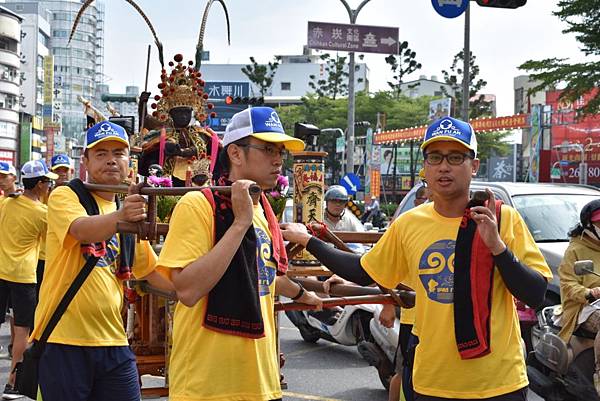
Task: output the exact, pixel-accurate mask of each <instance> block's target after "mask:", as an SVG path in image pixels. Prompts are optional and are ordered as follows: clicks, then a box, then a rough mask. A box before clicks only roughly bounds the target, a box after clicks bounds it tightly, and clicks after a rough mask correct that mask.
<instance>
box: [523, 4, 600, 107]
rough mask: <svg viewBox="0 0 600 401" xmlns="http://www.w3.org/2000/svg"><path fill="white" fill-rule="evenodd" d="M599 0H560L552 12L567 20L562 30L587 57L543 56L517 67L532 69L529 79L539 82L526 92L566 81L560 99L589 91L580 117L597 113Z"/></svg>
mask: <svg viewBox="0 0 600 401" xmlns="http://www.w3.org/2000/svg"><path fill="white" fill-rule="evenodd" d="M599 10H600V0H561V1H559V2H558V11H555V12H553V14H554V15H556V16H557V17H558V18H559V19H560V20H561V21H564V22H566V23H567V28H566V29H565V30H563V33H565V34H569V33H574V34H575V38H576V39H577V41H578V42H579V43H581V45H582V46H581V51H582V52H583V53H584V54H585V55H586V56H587V57H588V60H586V61H585V62H582V63H569V62H567V59H565V58H547V59H544V60H539V61H533V60H529V61H527V62H525V63H523V64H522V65H521V66H519V69H521V70H527V71H534V73H533V74H531V79H532V80H533V81H539V82H540V84H539V85H537V86H535V87H533V88H531V89H530V90H529V93H534V92H537V91H540V90H544V89H545V88H547V87H555V86H558V85H560V84H563V83H564V84H566V86H565V88H564V91H563V92H562V93H561V95H560V98H561V99H564V100H568V101H571V102H573V101H575V100H576V99H578V98H579V97H580V96H582V95H584V94H588V93H591V98H590V99H589V101H588V102H587V104H586V105H585V106H583V107H582V108H580V109H579V110H578V113H579V114H580V116H583V115H589V114H595V113H598V112H600V91H598V90H596V91H593V89H594V88H597V87H598V86H600V61H599V60H597V59H596V60H594V59H593V58H594V57H596V58H597V57H598V56H600V11H599Z"/></svg>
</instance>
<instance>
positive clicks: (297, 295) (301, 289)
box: [291, 283, 305, 301]
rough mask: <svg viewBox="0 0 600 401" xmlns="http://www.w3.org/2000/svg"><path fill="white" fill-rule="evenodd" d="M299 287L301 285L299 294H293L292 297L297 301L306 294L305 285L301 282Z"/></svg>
mask: <svg viewBox="0 0 600 401" xmlns="http://www.w3.org/2000/svg"><path fill="white" fill-rule="evenodd" d="M296 284H298V283H296ZM298 287H299V289H298V294H296V295H295V296H293V297H292V298H291V299H292V301H297V300H299V299H300V298H302V297H303V296H304V292H305V291H304V287H302V285H300V284H298Z"/></svg>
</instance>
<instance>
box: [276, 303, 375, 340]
mask: <svg viewBox="0 0 600 401" xmlns="http://www.w3.org/2000/svg"><path fill="white" fill-rule="evenodd" d="M378 307H379V308H380V306H379V305H347V306H345V307H343V308H342V307H336V308H330V309H323V310H322V311H306V310H303V311H286V312H285V314H286V315H287V317H288V318H289V319H290V321H291V322H292V323H293V324H294V326H296V327H297V328H298V330H299V331H300V336H302V339H303V340H304V341H306V342H309V343H316V342H317V341H319V339H324V340H327V341H331V342H334V343H337V344H342V345H357V344H358V343H359V342H361V341H364V340H366V339H368V338H370V337H371V332H370V329H369V322H370V321H371V319H372V318H373V313H374V312H375V309H376V308H378Z"/></svg>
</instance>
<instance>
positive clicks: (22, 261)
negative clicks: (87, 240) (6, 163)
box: [0, 160, 58, 400]
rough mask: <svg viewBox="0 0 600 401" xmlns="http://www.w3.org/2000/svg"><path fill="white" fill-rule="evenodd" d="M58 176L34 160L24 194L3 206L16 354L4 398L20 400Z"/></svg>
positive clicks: (3, 258)
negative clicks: (21, 367)
mask: <svg viewBox="0 0 600 401" xmlns="http://www.w3.org/2000/svg"><path fill="white" fill-rule="evenodd" d="M56 178H58V176H57V175H56V174H54V173H52V172H50V171H49V170H48V167H46V163H44V161H43V160H33V161H29V162H27V163H25V164H24V165H23V167H22V168H21V181H22V182H23V187H24V192H23V194H22V195H19V196H15V197H11V198H8V199H6V200H5V201H4V202H3V203H2V204H1V205H0V227H2V231H3V236H2V241H0V310H2V311H4V310H5V304H6V302H7V299H8V298H9V297H10V300H11V301H12V302H11V303H12V308H13V313H14V326H15V330H14V337H13V349H12V352H13V355H12V365H11V369H10V372H11V373H10V375H9V377H8V383H7V384H6V386H5V388H4V394H3V398H4V399H9V400H10V399H16V398H20V397H21V396H20V394H19V393H18V389H15V388H14V383H15V376H14V373H12V372H13V369H14V367H15V365H16V364H17V362H20V361H21V359H22V357H23V351H25V347H26V346H27V339H28V337H29V331H30V330H31V329H32V328H33V316H34V312H35V307H36V304H37V294H36V283H37V270H38V269H39V268H40V266H39V261H38V258H39V252H40V246H41V244H42V243H43V239H44V238H45V237H46V219H47V214H48V208H47V207H46V205H45V204H44V203H43V200H44V199H45V198H46V197H47V196H48V192H50V188H51V187H52V184H53V180H54V179H56Z"/></svg>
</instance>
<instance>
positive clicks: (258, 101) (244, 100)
mask: <svg viewBox="0 0 600 401" xmlns="http://www.w3.org/2000/svg"><path fill="white" fill-rule="evenodd" d="M264 103H265V98H264V97H247V96H245V97H240V96H236V97H233V96H227V97H226V98H225V104H249V105H251V106H261V105H262V104H264Z"/></svg>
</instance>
